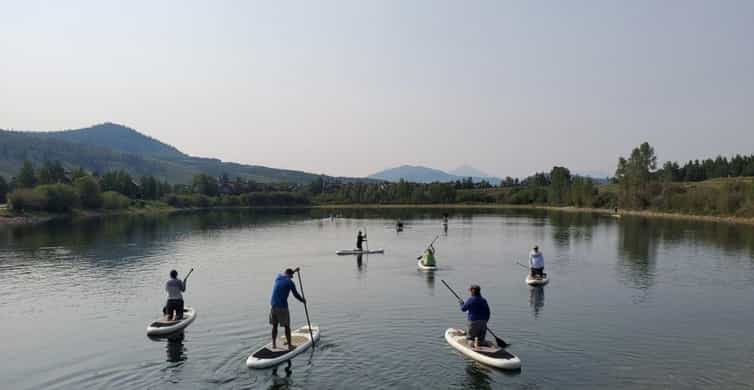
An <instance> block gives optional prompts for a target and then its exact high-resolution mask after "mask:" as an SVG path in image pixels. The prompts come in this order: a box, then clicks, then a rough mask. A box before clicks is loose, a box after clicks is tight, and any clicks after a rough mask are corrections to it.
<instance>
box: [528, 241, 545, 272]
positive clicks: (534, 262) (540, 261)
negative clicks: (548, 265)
mask: <svg viewBox="0 0 754 390" xmlns="http://www.w3.org/2000/svg"><path fill="white" fill-rule="evenodd" d="M529 267H531V277H532V278H540V279H541V278H544V277H545V272H544V271H545V257H544V255H542V252H540V251H539V247H538V246H536V245H535V246H534V249H532V251H531V253H530V254H529Z"/></svg>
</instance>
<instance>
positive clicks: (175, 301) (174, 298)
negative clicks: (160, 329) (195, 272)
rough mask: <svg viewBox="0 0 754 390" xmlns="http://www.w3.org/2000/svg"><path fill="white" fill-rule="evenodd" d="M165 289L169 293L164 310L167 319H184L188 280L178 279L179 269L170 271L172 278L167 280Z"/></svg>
mask: <svg viewBox="0 0 754 390" xmlns="http://www.w3.org/2000/svg"><path fill="white" fill-rule="evenodd" d="M165 291H166V292H167V293H168V302H167V304H165V308H164V309H162V312H163V313H164V314H165V315H166V316H167V320H168V321H173V320H175V321H179V320H181V319H183V293H184V292H185V291H186V280H185V279H184V280H180V279H178V271H176V270H172V271H170V279H168V281H167V282H165ZM173 313H175V316H174V315H173Z"/></svg>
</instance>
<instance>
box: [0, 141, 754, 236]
mask: <svg viewBox="0 0 754 390" xmlns="http://www.w3.org/2000/svg"><path fill="white" fill-rule="evenodd" d="M4 203H7V207H5V208H3V209H0V217H3V218H5V219H8V218H18V217H19V216H22V215H30V214H31V215H34V213H37V214H36V215H40V213H56V214H70V213H83V214H98V213H105V212H134V213H140V212H145V211H150V210H152V211H160V210H176V209H189V208H215V207H226V208H227V207H310V206H318V205H324V206H328V205H334V206H336V205H396V206H413V205H420V206H424V205H426V206H431V205H438V206H439V205H446V206H449V205H454V206H459V205H476V206H519V207H523V206H533V207H557V208H577V209H585V210H586V209H589V210H595V209H596V210H613V209H615V208H618V209H620V210H622V211H624V212H629V213H637V212H641V213H643V214H644V215H652V213H660V214H682V215H696V216H704V217H715V218H719V219H723V218H724V219H725V220H730V221H733V222H738V221H746V220H750V219H754V155H751V156H740V155H737V156H734V157H733V158H730V159H728V158H725V157H717V158H716V159H706V160H702V161H699V160H694V161H689V162H687V163H685V164H683V165H680V164H678V163H676V162H666V163H665V164H664V165H663V166H662V167H660V168H658V167H657V156H656V155H655V151H654V149H653V148H652V147H651V146H650V145H649V144H648V143H643V144H642V145H640V146H638V147H636V148H634V149H633V150H632V151H631V153H630V155H629V156H628V157H620V158H619V159H618V162H617V167H616V171H615V176H614V177H613V178H611V179H607V180H605V181H604V182H596V181H595V180H594V179H592V178H588V177H581V176H578V175H574V174H572V173H571V171H570V170H569V169H568V168H565V167H559V166H556V167H553V168H552V169H551V170H550V171H549V172H541V173H535V174H534V175H532V176H529V177H527V178H524V179H521V180H519V179H513V178H510V177H507V178H506V179H505V180H503V181H502V182H501V183H500V185H499V186H493V185H491V184H490V183H488V182H485V181H482V182H473V181H472V180H471V178H469V179H466V180H461V181H456V182H450V183H429V184H424V183H412V182H407V181H399V182H397V183H389V182H378V181H341V180H336V179H331V178H326V177H324V176H321V177H318V178H317V179H315V180H313V181H312V182H311V183H309V184H308V185H295V184H287V183H258V182H254V181H252V180H245V179H243V178H240V177H237V178H235V179H231V178H230V177H228V175H225V174H223V175H221V176H220V177H214V176H210V175H206V174H197V175H195V176H194V177H193V180H192V182H191V183H190V184H175V183H174V184H171V183H168V182H167V181H166V180H164V179H161V178H157V177H154V176H141V177H132V176H131V175H130V174H129V173H128V172H127V171H125V170H116V171H110V172H105V173H102V174H100V173H97V172H87V171H85V170H83V169H81V168H72V169H70V168H67V167H64V166H63V165H62V164H61V163H60V162H50V161H48V162H45V163H44V164H42V165H41V166H38V167H35V166H34V165H33V164H32V163H31V162H28V161H27V162H25V163H24V164H23V166H22V167H21V169H20V170H19V172H18V174H17V175H16V176H15V177H12V178H10V179H6V178H4V177H2V176H0V204H4Z"/></svg>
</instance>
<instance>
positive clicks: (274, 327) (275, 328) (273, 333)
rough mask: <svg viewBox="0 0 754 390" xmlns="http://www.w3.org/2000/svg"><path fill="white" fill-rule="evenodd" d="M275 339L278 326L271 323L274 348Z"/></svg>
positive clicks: (274, 345) (274, 346) (273, 345)
mask: <svg viewBox="0 0 754 390" xmlns="http://www.w3.org/2000/svg"><path fill="white" fill-rule="evenodd" d="M277 339H278V326H277V325H272V349H275V348H276V343H277Z"/></svg>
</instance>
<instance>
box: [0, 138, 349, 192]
mask: <svg viewBox="0 0 754 390" xmlns="http://www.w3.org/2000/svg"><path fill="white" fill-rule="evenodd" d="M27 160H28V161H30V162H31V163H33V164H34V165H41V164H43V163H44V162H45V161H60V162H61V163H62V165H63V166H64V167H65V168H66V169H68V170H73V169H75V168H83V169H85V170H87V171H91V172H100V173H101V172H107V171H113V170H124V171H126V172H128V173H130V174H132V175H134V176H137V177H138V176H143V175H152V176H155V177H157V178H159V179H161V180H167V181H168V182H170V183H183V184H187V183H190V182H191V180H192V178H193V176H194V175H196V174H200V173H205V174H208V175H211V176H215V177H218V176H220V175H223V174H226V175H228V176H229V177H232V178H236V177H240V178H243V179H245V180H253V181H256V182H260V183H273V182H287V183H291V184H307V183H310V182H311V181H312V180H314V179H316V178H318V177H319V175H315V174H311V173H307V172H301V171H293V170H286V169H275V168H269V167H263V166H256V165H243V164H237V163H227V162H222V161H221V160H218V159H214V158H202V157H192V156H189V155H186V154H184V153H182V152H181V151H179V150H178V149H176V148H174V147H173V146H170V145H168V144H166V143H163V142H161V141H158V140H156V139H153V138H150V137H147V136H145V135H143V134H141V133H139V132H138V131H136V130H134V129H131V128H128V127H125V126H121V125H117V124H113V123H105V124H101V125H97V126H93V127H89V128H86V129H79V130H65V131H56V132H22V131H5V130H0V175H2V176H5V177H12V176H14V175H15V174H16V173H17V172H18V170H19V169H20V168H21V166H22V165H23V162H24V161H27ZM346 180H356V179H346Z"/></svg>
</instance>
